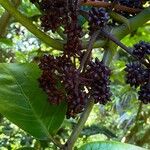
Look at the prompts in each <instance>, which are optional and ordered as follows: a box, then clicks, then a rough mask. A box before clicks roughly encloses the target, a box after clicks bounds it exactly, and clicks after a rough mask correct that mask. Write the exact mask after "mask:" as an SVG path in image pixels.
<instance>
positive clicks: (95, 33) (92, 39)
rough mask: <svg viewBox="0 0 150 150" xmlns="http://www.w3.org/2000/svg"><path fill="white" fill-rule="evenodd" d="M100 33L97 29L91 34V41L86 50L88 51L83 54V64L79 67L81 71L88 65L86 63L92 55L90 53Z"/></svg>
mask: <svg viewBox="0 0 150 150" xmlns="http://www.w3.org/2000/svg"><path fill="white" fill-rule="evenodd" d="M99 34H100V31H96V32H94V33H93V35H92V36H91V38H90V41H89V43H88V48H87V51H86V53H85V55H84V56H83V59H82V61H81V65H80V68H79V70H80V71H84V68H85V67H86V64H87V62H88V58H89V56H90V54H91V52H92V48H93V44H94V42H95V41H96V38H97V37H98V35H99Z"/></svg>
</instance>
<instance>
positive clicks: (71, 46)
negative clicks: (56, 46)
mask: <svg viewBox="0 0 150 150" xmlns="http://www.w3.org/2000/svg"><path fill="white" fill-rule="evenodd" d="M77 7H78V6H77V3H76V2H72V3H69V4H68V12H69V13H68V23H67V24H66V25H65V28H64V29H65V31H64V33H65V34H67V43H66V44H65V45H64V51H65V53H67V54H68V55H69V56H76V57H77V56H80V55H81V48H82V45H81V40H80V38H81V37H82V34H83V33H82V28H81V26H80V25H79V24H78V15H79V11H78V8H77Z"/></svg>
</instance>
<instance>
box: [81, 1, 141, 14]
mask: <svg viewBox="0 0 150 150" xmlns="http://www.w3.org/2000/svg"><path fill="white" fill-rule="evenodd" d="M81 5H85V6H94V7H105V8H111V9H112V7H113V8H114V10H117V11H121V12H122V11H123V12H128V13H139V12H141V11H142V9H138V8H131V7H127V6H124V5H120V4H115V5H114V4H113V3H108V2H102V1H87V2H83V1H82V2H81Z"/></svg>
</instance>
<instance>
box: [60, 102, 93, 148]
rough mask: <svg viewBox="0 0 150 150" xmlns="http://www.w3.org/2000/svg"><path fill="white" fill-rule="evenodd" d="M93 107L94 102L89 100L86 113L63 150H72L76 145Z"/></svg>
mask: <svg viewBox="0 0 150 150" xmlns="http://www.w3.org/2000/svg"><path fill="white" fill-rule="evenodd" d="M93 106H94V101H93V100H89V101H88V103H87V105H86V108H85V110H84V112H83V113H82V115H81V117H80V120H79V122H78V124H77V126H76V127H75V128H74V130H73V132H72V134H71V136H70V138H69V140H68V141H67V143H66V144H65V146H64V147H63V148H62V150H72V147H73V145H74V143H75V142H76V140H77V138H78V136H79V134H80V132H81V130H82V129H83V126H84V124H85V122H86V121H87V118H88V117H89V114H90V112H91V110H92V108H93Z"/></svg>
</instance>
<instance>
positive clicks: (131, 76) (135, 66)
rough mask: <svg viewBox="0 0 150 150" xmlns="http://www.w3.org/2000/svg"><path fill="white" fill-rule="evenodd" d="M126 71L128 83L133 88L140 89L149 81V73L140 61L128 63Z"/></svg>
mask: <svg viewBox="0 0 150 150" xmlns="http://www.w3.org/2000/svg"><path fill="white" fill-rule="evenodd" d="M125 71H126V72H127V74H126V82H127V83H128V84H130V86H132V87H133V86H134V87H138V86H139V85H141V84H144V83H145V81H147V78H148V72H147V70H146V69H145V67H144V66H143V65H142V64H141V63H140V62H138V61H134V62H131V63H128V64H127V65H126V68H125Z"/></svg>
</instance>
